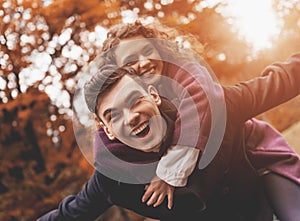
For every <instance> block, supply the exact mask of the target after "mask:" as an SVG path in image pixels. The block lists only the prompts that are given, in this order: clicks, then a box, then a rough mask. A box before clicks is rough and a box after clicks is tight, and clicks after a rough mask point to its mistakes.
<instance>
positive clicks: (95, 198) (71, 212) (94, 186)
mask: <svg viewBox="0 0 300 221" xmlns="http://www.w3.org/2000/svg"><path fill="white" fill-rule="evenodd" d="M110 206H111V203H109V202H108V201H107V199H106V197H105V194H104V192H103V190H102V188H101V185H100V176H99V173H98V172H95V173H94V175H93V176H92V177H91V179H90V180H89V181H88V183H87V184H86V185H85V187H84V189H83V190H82V191H81V192H79V193H78V194H77V195H72V196H68V197H66V198H65V199H63V200H62V202H61V203H60V205H59V207H58V208H57V209H55V210H53V211H50V212H48V213H46V214H45V215H43V216H41V217H40V218H39V219H38V221H63V220H70V221H71V220H86V221H88V220H94V219H96V218H97V217H98V216H99V215H101V214H102V213H103V212H104V211H105V210H106V209H108V208H109V207H110Z"/></svg>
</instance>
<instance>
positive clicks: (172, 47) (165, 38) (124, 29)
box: [102, 20, 203, 63]
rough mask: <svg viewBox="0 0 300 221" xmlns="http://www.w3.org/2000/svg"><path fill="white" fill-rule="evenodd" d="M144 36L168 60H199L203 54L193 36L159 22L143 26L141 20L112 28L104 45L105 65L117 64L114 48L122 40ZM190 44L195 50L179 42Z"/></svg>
mask: <svg viewBox="0 0 300 221" xmlns="http://www.w3.org/2000/svg"><path fill="white" fill-rule="evenodd" d="M135 36H143V37H145V38H147V39H149V40H150V41H151V42H152V43H153V44H154V46H155V47H156V49H157V50H158V51H159V53H160V55H161V56H162V58H163V59H164V57H167V58H168V60H169V59H172V60H174V61H175V60H178V59H185V60H190V61H191V60H196V61H197V60H198V58H197V57H199V55H202V54H203V45H202V44H201V43H200V42H199V41H198V40H197V39H196V38H195V36H193V35H191V34H187V33H184V32H183V31H179V30H178V29H175V28H170V27H168V26H165V25H163V24H161V23H160V22H158V21H153V22H151V23H149V24H142V23H141V22H140V21H139V20H137V21H135V22H134V23H130V24H119V25H116V26H114V27H112V28H111V29H110V30H109V31H108V33H107V39H106V40H105V41H104V43H103V47H102V52H103V55H102V57H103V59H104V60H105V61H106V62H105V63H115V62H116V61H115V56H116V55H115V54H114V48H115V47H116V46H117V45H118V44H119V43H120V41H121V40H123V39H127V38H131V37H135ZM178 37H180V42H181V43H183V42H188V43H189V45H190V46H191V47H193V48H185V47H184V46H183V44H180V42H178V39H179V38H178Z"/></svg>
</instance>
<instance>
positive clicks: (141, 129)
mask: <svg viewBox="0 0 300 221" xmlns="http://www.w3.org/2000/svg"><path fill="white" fill-rule="evenodd" d="M160 104H161V99H160V97H159V95H158V93H157V91H156V89H155V88H154V87H153V86H148V88H147V89H146V90H145V89H144V88H143V87H142V86H141V85H139V84H138V83H137V82H136V81H135V80H134V79H133V78H131V77H129V76H127V75H125V76H123V77H122V78H121V79H120V80H119V81H118V82H117V83H116V84H114V85H113V86H112V87H111V88H110V89H109V90H108V91H107V92H105V93H104V94H101V99H100V100H99V101H98V104H97V106H98V108H97V110H98V116H99V117H100V118H101V120H102V127H103V129H104V131H105V133H106V134H107V136H108V137H109V138H110V139H112V140H113V139H115V138H117V139H118V140H120V141H121V142H123V143H125V144H127V145H128V146H130V147H133V148H135V149H139V150H142V151H144V152H158V151H159V146H160V145H161V142H162V139H163V136H164V134H165V130H166V127H165V124H164V120H163V119H162V117H161V114H160V111H159V109H158V106H159V105H160Z"/></svg>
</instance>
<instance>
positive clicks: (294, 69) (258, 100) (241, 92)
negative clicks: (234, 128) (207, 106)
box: [224, 53, 300, 122]
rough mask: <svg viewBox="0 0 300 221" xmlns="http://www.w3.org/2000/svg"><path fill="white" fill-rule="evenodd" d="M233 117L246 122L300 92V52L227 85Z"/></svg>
mask: <svg viewBox="0 0 300 221" xmlns="http://www.w3.org/2000/svg"><path fill="white" fill-rule="evenodd" d="M224 92H225V97H226V104H227V110H229V114H230V115H229V117H230V116H232V118H231V119H230V120H238V121H239V122H244V121H246V120H248V119H250V118H252V117H255V116H257V115H259V114H261V113H263V112H265V111H267V110H269V109H271V108H273V107H276V106H278V105H280V104H282V103H284V102H286V101H288V100H290V99H292V98H294V97H295V96H297V95H299V94H300V53H299V54H295V55H293V56H291V57H290V58H289V59H288V60H287V61H285V62H277V63H274V64H272V65H270V66H268V67H267V68H266V69H265V70H264V71H263V73H262V76H261V77H257V78H254V79H252V80H249V81H246V82H243V83H239V84H237V85H235V86H232V87H224Z"/></svg>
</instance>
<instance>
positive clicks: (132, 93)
mask: <svg viewBox="0 0 300 221" xmlns="http://www.w3.org/2000/svg"><path fill="white" fill-rule="evenodd" d="M136 95H138V96H140V95H142V93H141V92H140V91H138V90H134V91H132V92H130V94H128V96H127V97H126V98H125V103H129V102H130V100H131V99H132V97H133V96H136Z"/></svg>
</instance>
